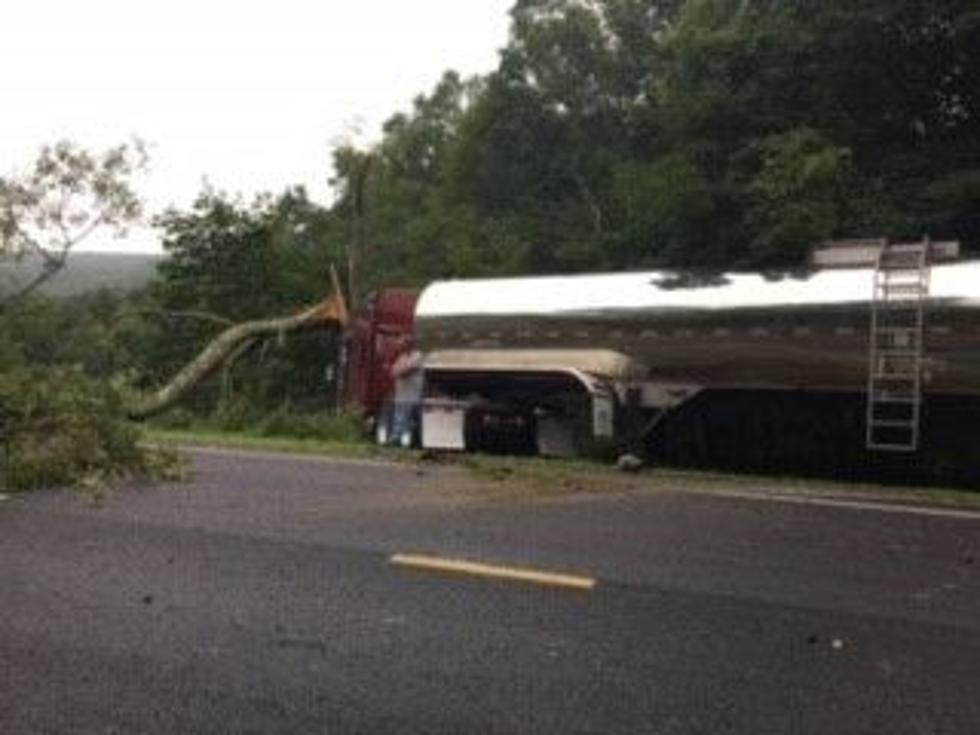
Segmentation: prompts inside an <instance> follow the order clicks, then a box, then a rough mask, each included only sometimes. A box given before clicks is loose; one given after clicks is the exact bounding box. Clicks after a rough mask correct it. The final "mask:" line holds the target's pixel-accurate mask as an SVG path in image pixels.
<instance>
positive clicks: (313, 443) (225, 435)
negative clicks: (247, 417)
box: [143, 427, 388, 458]
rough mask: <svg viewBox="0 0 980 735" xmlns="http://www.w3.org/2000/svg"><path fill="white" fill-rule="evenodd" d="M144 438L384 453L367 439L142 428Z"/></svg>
mask: <svg viewBox="0 0 980 735" xmlns="http://www.w3.org/2000/svg"><path fill="white" fill-rule="evenodd" d="M143 438H144V441H146V442H149V443H151V444H161V445H164V446H179V445H188V446H204V447H218V448H226V449H254V450H259V451H269V452H283V453H288V454H304V455H322V456H326V457H354V458H363V457H378V456H381V455H385V454H388V452H386V451H385V450H382V449H380V448H379V447H375V446H374V445H372V444H369V443H367V442H355V441H332V440H326V439H315V438H303V439H297V438H292V437H277V436H261V435H259V434H249V433H245V432H230V431H222V430H220V429H201V428H189V429H161V428H155V427H154V428H146V429H144V431H143Z"/></svg>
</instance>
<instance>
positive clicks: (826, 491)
mask: <svg viewBox="0 0 980 735" xmlns="http://www.w3.org/2000/svg"><path fill="white" fill-rule="evenodd" d="M144 436H145V440H146V441H148V442H151V443H155V444H160V445H164V446H181V445H184V446H188V445H191V446H208V447H219V448H231V449H244V450H256V451H268V452H283V453H289V454H301V455H307V456H322V457H346V458H355V459H378V460H383V461H391V462H401V463H411V464H415V465H417V466H419V467H423V466H446V467H456V468H460V469H463V470H466V471H468V472H469V473H470V474H471V475H472V477H473V479H474V481H475V482H476V483H478V484H480V485H482V486H483V487H484V489H489V490H490V491H492V492H493V493H494V494H499V495H504V496H514V497H520V496H534V497H547V496H549V495H563V494H568V493H589V492H593V493H599V492H617V491H618V492H672V491H674V492H676V491H681V492H697V493H704V494H711V493H718V494H724V493H732V492H735V493H747V494H751V495H753V496H756V497H767V496H770V497H773V496H774V497H800V498H830V499H837V500H853V501H867V502H880V503H896V504H903V505H910V504H911V505H914V504H920V505H930V506H942V507H950V508H967V509H977V508H980V493H977V492H970V491H965V490H957V489H952V488H929V487H889V486H883V485H873V484H847V483H840V482H832V481H828V480H811V479H800V478H792V477H769V476H758V475H735V474H727V473H720V472H711V471H704V470H682V469H671V468H648V469H645V470H644V471H642V472H640V473H638V474H625V473H622V472H619V471H618V470H617V469H615V468H614V467H611V466H609V465H604V464H599V463H596V462H592V461H589V460H584V459H544V458H540V457H500V456H489V455H480V454H433V453H429V452H410V451H404V450H399V449H393V448H381V447H377V446H374V445H373V444H371V443H369V442H367V441H328V440H323V439H309V438H307V439H296V438H283V437H268V436H261V435H257V434H248V433H240V432H228V431H220V430H216V429H159V428H151V429H147V430H146V431H145V434H144Z"/></svg>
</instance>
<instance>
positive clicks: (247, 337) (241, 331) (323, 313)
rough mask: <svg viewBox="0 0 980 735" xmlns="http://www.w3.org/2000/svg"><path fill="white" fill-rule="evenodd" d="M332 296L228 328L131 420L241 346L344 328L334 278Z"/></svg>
mask: <svg viewBox="0 0 980 735" xmlns="http://www.w3.org/2000/svg"><path fill="white" fill-rule="evenodd" d="M334 283H335V286H334V294H333V295H332V296H330V297H328V298H327V299H324V300H323V301H322V302H320V303H319V304H317V305H316V306H314V307H312V308H309V309H305V310H303V311H301V312H299V313H297V314H290V315H288V316H283V317H277V318H271V319H258V320H255V321H248V322H242V323H240V324H235V325H234V326H231V327H228V328H227V329H225V330H224V331H223V332H221V334H219V335H218V336H217V337H215V338H214V339H213V340H211V342H210V343H209V344H208V345H207V347H205V348H204V349H203V350H202V351H201V352H200V353H199V354H198V356H197V357H195V358H194V359H193V360H191V361H190V362H189V363H187V365H185V366H184V367H183V369H181V370H180V372H178V373H177V375H175V376H174V377H173V378H172V379H171V380H170V382H168V383H167V384H166V385H165V386H163V387H162V388H160V389H159V390H157V391H156V392H155V393H153V394H152V395H150V396H148V397H146V398H144V399H142V400H140V401H139V402H138V403H137V404H136V405H134V406H132V407H130V409H129V411H128V414H129V417H130V418H131V419H136V420H142V419H147V418H150V417H152V416H155V415H157V414H159V413H161V412H163V411H166V410H167V409H168V408H171V407H172V406H174V405H175V404H176V403H177V402H179V401H180V400H181V398H183V397H184V396H186V395H187V394H188V393H189V392H190V391H191V390H193V389H194V388H195V387H196V386H197V385H200V384H201V383H202V382H203V381H204V380H206V379H207V378H208V377H210V376H211V375H212V374H214V372H215V371H216V370H218V369H220V368H221V367H222V366H224V365H225V364H226V363H227V362H228V361H229V360H231V359H233V358H234V357H235V356H236V355H237V354H240V352H241V347H242V345H245V344H248V343H250V342H253V341H255V340H257V339H265V338H269V337H277V336H281V335H285V334H288V333H290V332H296V331H300V330H304V329H312V328H317V327H322V326H326V325H329V324H336V325H338V326H340V327H344V326H345V325H346V324H347V306H346V304H345V303H344V299H343V296H342V295H341V293H340V290H339V289H338V288H337V287H336V277H334Z"/></svg>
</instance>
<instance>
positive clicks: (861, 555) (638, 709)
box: [0, 453, 980, 735]
mask: <svg viewBox="0 0 980 735" xmlns="http://www.w3.org/2000/svg"><path fill="white" fill-rule="evenodd" d="M196 465H197V472H196V475H195V477H194V478H193V480H192V481H190V482H187V483H184V484H180V485H173V486H154V487H133V488H128V489H123V490H120V491H117V492H115V493H112V494H111V495H110V496H109V497H108V498H107V500H106V501H105V502H104V503H103V504H102V505H100V506H93V505H92V504H91V503H90V502H89V501H87V500H85V498H84V497H82V496H80V495H78V494H77V493H74V492H69V491H57V492H56V491H52V492H43V493H36V494H33V495H30V496H25V497H18V498H15V499H10V500H6V501H3V502H0V733H4V735H8V734H9V735H15V734H19V733H30V734H32V735H33V734H34V733H224V732H228V733H427V734H428V733H603V734H605V733H643V732H649V733H712V734H714V733H746V734H749V733H751V734H752V735H757V734H761V733H820V734H821V735H826V734H828V733H888V734H889V735H892V734H899V733H914V734H916V735H919V734H923V733H944V734H946V733H964V734H967V733H969V734H971V735H972V734H974V733H977V732H980V570H978V567H980V516H977V517H969V515H963V516H949V517H947V516H943V515H941V514H940V515H930V514H918V513H898V512H888V511H883V510H879V509H874V508H866V509H865V508H846V507H827V506H820V505H808V504H787V503H779V502H771V501H768V500H763V499H750V498H738V497H717V496H708V495H700V494H691V493H688V492H669V491H668V492H663V491H658V492H645V491H642V490H639V491H637V490H633V491H627V492H610V493H595V492H592V493H578V494H576V493H567V494H561V493H559V494H547V496H546V497H535V496H534V494H533V493H523V492H521V491H520V488H514V487H507V488H502V489H499V490H494V489H493V488H490V489H488V488H487V487H484V486H482V485H480V484H479V483H475V482H474V481H473V478H472V476H470V475H468V474H466V473H465V472H464V471H463V470H459V469H454V468H442V467H436V468H426V469H420V468H416V467H410V466H409V467H406V466H393V465H380V464H378V465H375V464H370V463H356V462H325V461H317V460H306V459H297V458H275V457H266V456H248V455H237V454H227V455H226V454H220V453H215V454H201V455H199V456H198V457H197V460H196ZM396 553H410V554H427V555H435V556H440V557H449V558H463V559H468V560H472V561H479V562H485V563H494V564H510V565H518V566H520V567H533V568H535V569H541V570H547V571H554V572H563V573H574V574H579V575H584V576H587V577H592V578H595V579H596V580H597V581H598V584H597V586H596V587H595V588H594V589H592V590H591V591H583V590H575V589H563V588H554V587H546V586H540V585H535V584H525V583H515V582H508V581H497V580H489V579H483V578H475V577H467V576H449V575H443V574H437V573H432V572H425V571H418V570H412V569H406V568H402V567H398V566H394V565H392V564H390V563H389V559H390V557H391V555H392V554H396Z"/></svg>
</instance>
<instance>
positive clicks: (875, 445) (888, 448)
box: [868, 442, 919, 452]
mask: <svg viewBox="0 0 980 735" xmlns="http://www.w3.org/2000/svg"><path fill="white" fill-rule="evenodd" d="M918 448H919V443H918V442H915V443H909V444H882V443H880V442H868V449H871V450H873V451H876V452H914V451H916V450H917V449H918Z"/></svg>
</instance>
